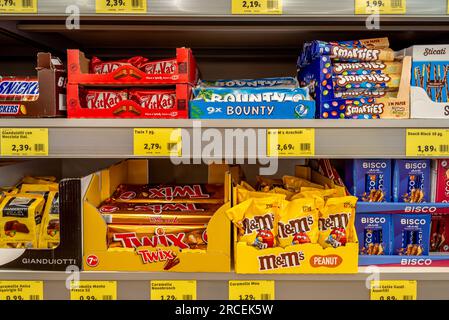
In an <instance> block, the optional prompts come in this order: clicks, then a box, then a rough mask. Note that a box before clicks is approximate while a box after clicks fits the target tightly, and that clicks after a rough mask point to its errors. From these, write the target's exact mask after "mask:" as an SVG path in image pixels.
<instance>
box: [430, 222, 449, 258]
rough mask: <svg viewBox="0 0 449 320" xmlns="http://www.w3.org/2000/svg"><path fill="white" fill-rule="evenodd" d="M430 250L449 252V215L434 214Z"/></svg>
mask: <svg viewBox="0 0 449 320" xmlns="http://www.w3.org/2000/svg"><path fill="white" fill-rule="evenodd" d="M430 251H431V252H445V253H448V252H449V216H448V215H445V214H432V224H431V232H430Z"/></svg>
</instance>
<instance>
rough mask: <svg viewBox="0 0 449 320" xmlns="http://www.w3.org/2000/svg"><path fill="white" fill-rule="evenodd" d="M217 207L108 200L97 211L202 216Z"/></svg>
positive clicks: (104, 212)
mask: <svg viewBox="0 0 449 320" xmlns="http://www.w3.org/2000/svg"><path fill="white" fill-rule="evenodd" d="M219 207H220V204H210V203H199V204H198V203H127V202H116V201H114V200H113V199H111V198H110V199H107V200H106V201H104V202H103V203H102V204H101V205H100V207H99V208H98V210H99V211H100V212H101V213H102V214H108V213H114V214H127V213H131V214H203V213H208V212H215V211H217V210H218V208H219Z"/></svg>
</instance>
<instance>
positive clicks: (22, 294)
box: [0, 281, 44, 300]
mask: <svg viewBox="0 0 449 320" xmlns="http://www.w3.org/2000/svg"><path fill="white" fill-rule="evenodd" d="M0 300H44V283H43V281H0Z"/></svg>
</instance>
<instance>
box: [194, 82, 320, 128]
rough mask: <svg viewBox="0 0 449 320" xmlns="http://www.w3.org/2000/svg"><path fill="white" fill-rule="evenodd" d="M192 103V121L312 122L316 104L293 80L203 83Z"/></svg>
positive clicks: (305, 89) (196, 89) (195, 93)
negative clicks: (259, 120) (297, 120)
mask: <svg viewBox="0 0 449 320" xmlns="http://www.w3.org/2000/svg"><path fill="white" fill-rule="evenodd" d="M193 93H194V97H193V99H192V100H191V101H190V117H191V118H193V119H241V118H244V119H310V118H314V117H315V102H314V101H313V100H312V99H311V98H310V95H309V91H308V89H307V88H299V86H298V82H297V81H296V79H294V78H289V77H284V78H261V79H240V80H217V81H200V82H199V83H198V85H197V87H196V88H195V90H194V92H193Z"/></svg>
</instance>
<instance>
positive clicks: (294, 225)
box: [278, 216, 314, 238]
mask: <svg viewBox="0 0 449 320" xmlns="http://www.w3.org/2000/svg"><path fill="white" fill-rule="evenodd" d="M313 223H314V221H313V216H307V217H303V218H298V219H292V220H289V221H288V222H287V223H283V222H278V231H279V238H287V237H288V236H291V235H292V234H295V233H298V232H309V231H310V230H311V229H312V225H313Z"/></svg>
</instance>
